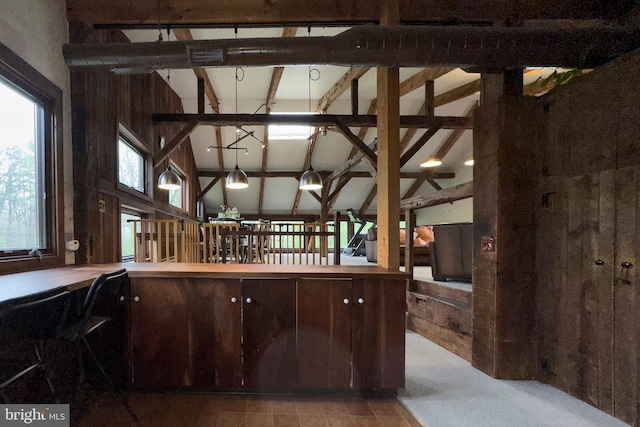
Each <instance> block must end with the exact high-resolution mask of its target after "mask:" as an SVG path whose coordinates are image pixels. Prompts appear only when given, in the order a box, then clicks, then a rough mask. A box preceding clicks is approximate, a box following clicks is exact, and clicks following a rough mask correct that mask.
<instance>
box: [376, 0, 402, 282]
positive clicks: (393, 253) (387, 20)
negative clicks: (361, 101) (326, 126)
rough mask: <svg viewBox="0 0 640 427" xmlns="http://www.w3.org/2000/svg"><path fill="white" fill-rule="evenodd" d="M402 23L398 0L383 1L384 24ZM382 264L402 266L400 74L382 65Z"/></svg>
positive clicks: (379, 102)
mask: <svg viewBox="0 0 640 427" xmlns="http://www.w3.org/2000/svg"><path fill="white" fill-rule="evenodd" d="M399 22H400V6H399V2H398V0H382V1H381V3H380V25H397V24H399ZM377 85H378V118H377V122H378V175H377V177H376V182H377V186H378V265H379V266H380V267H383V268H387V269H389V270H396V271H397V270H399V269H400V251H399V250H398V248H399V247H400V73H399V69H398V68H397V67H394V68H378V82H377Z"/></svg>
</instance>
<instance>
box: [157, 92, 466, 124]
mask: <svg viewBox="0 0 640 427" xmlns="http://www.w3.org/2000/svg"><path fill="white" fill-rule="evenodd" d="M436 98H437V97H436ZM194 119H196V120H198V121H199V122H200V124H206V125H215V126H236V124H238V125H248V126H264V125H267V124H280V125H285V124H286V125H310V126H316V127H319V126H338V122H340V123H341V124H342V125H344V126H346V127H349V128H352V127H376V126H377V122H376V120H377V116H370V115H362V116H352V115H336V114H324V115H309V114H204V115H201V114H186V113H154V114H152V121H153V123H154V124H167V123H188V122H191V121H192V120H194ZM434 126H440V127H442V128H443V129H458V128H464V129H472V128H473V118H471V117H452V116H435V117H427V116H424V115H417V116H400V127H401V128H417V129H421V128H430V127H434Z"/></svg>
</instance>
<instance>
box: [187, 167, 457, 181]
mask: <svg viewBox="0 0 640 427" xmlns="http://www.w3.org/2000/svg"><path fill="white" fill-rule="evenodd" d="M243 170H244V169H243ZM316 172H318V173H319V174H320V176H321V177H322V178H323V179H324V178H326V177H327V176H329V175H330V174H331V171H316ZM244 173H246V174H247V177H249V178H260V177H265V178H295V179H300V176H301V175H302V174H303V173H304V172H303V171H266V172H262V171H248V170H244ZM423 174H425V171H420V172H400V178H406V179H416V178H419V177H420V176H422V175H423ZM217 176H219V177H221V178H224V177H225V176H226V172H221V171H217V170H215V171H212V170H199V171H198V177H199V178H214V177H217ZM343 176H346V177H349V178H371V174H370V173H369V172H366V171H349V172H347V173H345V174H344V175H343ZM427 176H428V177H431V178H434V179H451V178H455V176H456V174H455V173H453V172H430V173H428V174H427Z"/></svg>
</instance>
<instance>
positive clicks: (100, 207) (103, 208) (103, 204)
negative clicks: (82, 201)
mask: <svg viewBox="0 0 640 427" xmlns="http://www.w3.org/2000/svg"><path fill="white" fill-rule="evenodd" d="M98 210H99V211H100V213H105V212H107V203H106V202H105V201H104V200H100V201H99V202H98Z"/></svg>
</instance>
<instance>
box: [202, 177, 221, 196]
mask: <svg viewBox="0 0 640 427" xmlns="http://www.w3.org/2000/svg"><path fill="white" fill-rule="evenodd" d="M220 179H221V177H220V176H216V177H214V178H213V179H212V180H211V182H210V183H209V184H207V186H206V187H204V190H202V191H201V192H200V193H199V194H198V195H197V196H196V202H199V201H200V200H202V199H203V198H204V196H206V195H207V193H208V192H209V190H211V189H212V188H213V187H214V186H215V185H216V184H217V183H218V181H220Z"/></svg>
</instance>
